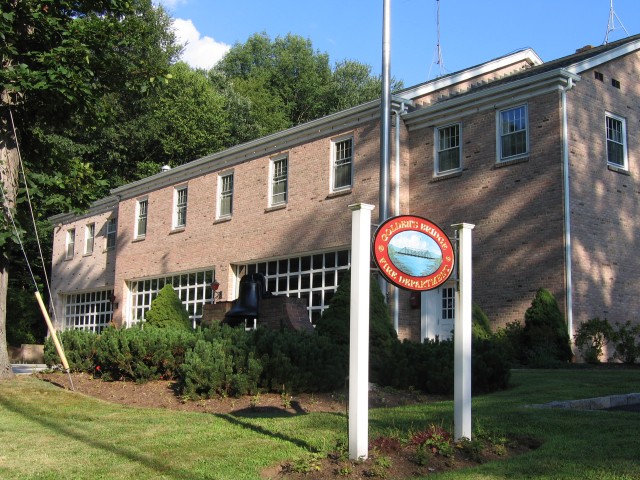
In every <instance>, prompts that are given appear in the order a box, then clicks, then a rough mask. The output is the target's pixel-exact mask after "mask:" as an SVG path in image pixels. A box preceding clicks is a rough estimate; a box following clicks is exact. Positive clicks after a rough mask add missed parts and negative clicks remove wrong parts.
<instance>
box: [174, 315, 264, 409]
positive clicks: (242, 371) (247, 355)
mask: <svg viewBox="0 0 640 480" xmlns="http://www.w3.org/2000/svg"><path fill="white" fill-rule="evenodd" d="M196 337H197V340H196V343H195V346H194V347H193V349H191V350H189V351H187V352H186V355H185V359H184V363H183V364H182V365H180V366H179V377H180V384H179V388H180V391H181V392H182V394H183V395H184V396H186V397H189V398H211V397H214V396H222V397H227V396H239V395H246V394H252V393H255V392H256V391H257V389H258V382H259V380H260V375H261V373H262V370H263V367H262V362H261V361H260V360H258V359H256V357H255V349H254V346H253V332H245V331H244V330H243V329H240V328H231V327H229V326H228V325H223V326H220V325H212V326H211V327H210V328H205V329H201V330H199V331H198V332H197V333H196Z"/></svg>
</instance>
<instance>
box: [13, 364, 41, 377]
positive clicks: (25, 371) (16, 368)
mask: <svg viewBox="0 0 640 480" xmlns="http://www.w3.org/2000/svg"><path fill="white" fill-rule="evenodd" d="M47 368H49V367H47V366H46V365H45V364H44V363H12V364H11V370H13V373H15V374H16V375H31V374H32V373H36V372H41V371H42V370H46V369H47Z"/></svg>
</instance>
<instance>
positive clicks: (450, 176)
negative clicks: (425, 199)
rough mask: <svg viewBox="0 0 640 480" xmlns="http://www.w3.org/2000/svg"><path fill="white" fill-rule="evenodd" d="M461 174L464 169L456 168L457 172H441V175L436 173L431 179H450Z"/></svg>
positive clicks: (434, 180)
mask: <svg viewBox="0 0 640 480" xmlns="http://www.w3.org/2000/svg"><path fill="white" fill-rule="evenodd" d="M461 176H462V170H456V171H455V172H449V173H441V174H440V175H434V177H433V178H432V179H431V181H432V182H441V181H442V180H448V179H450V178H458V177H461Z"/></svg>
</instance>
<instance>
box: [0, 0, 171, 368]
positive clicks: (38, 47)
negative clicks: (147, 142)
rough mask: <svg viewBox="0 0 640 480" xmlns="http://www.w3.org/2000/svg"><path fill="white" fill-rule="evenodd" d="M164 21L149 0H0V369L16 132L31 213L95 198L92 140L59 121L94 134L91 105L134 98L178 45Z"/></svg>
mask: <svg viewBox="0 0 640 480" xmlns="http://www.w3.org/2000/svg"><path fill="white" fill-rule="evenodd" d="M168 25H169V18H168V17H167V16H166V14H164V12H163V11H162V9H160V8H157V7H154V6H153V5H152V4H151V0H86V1H82V0H74V1H72V0H57V1H55V2H41V1H36V0H9V1H5V2H3V3H2V4H0V39H1V44H0V54H1V59H2V71H1V74H0V85H1V89H0V90H1V97H2V102H1V105H0V106H1V119H0V120H1V123H0V128H1V131H0V153H1V157H0V159H1V162H0V167H1V168H0V182H1V183H2V186H3V201H2V206H3V213H4V214H3V215H2V225H0V378H1V377H9V376H11V368H10V365H9V363H8V356H7V355H6V342H5V335H6V333H5V325H6V295H7V287H8V275H9V270H10V269H13V270H19V269H20V268H21V266H20V263H21V256H20V255H18V254H17V253H16V246H15V244H12V243H11V242H10V240H11V238H12V231H13V226H12V225H9V224H8V223H7V218H9V212H10V211H13V213H14V214H15V215H13V218H15V219H16V220H17V221H18V222H19V221H20V219H21V217H22V215H23V212H21V211H20V208H18V207H20V206H21V204H20V201H21V199H20V198H18V190H17V188H16V187H17V178H18V151H17V145H18V141H19V142H20V145H21V153H22V160H23V163H24V165H25V172H26V176H27V179H26V180H27V181H28V182H29V183H30V184H31V185H32V192H33V194H34V196H35V197H36V198H37V199H47V203H46V205H45V206H44V207H42V209H41V210H39V211H37V212H36V221H37V222H42V221H43V220H44V219H45V218H47V216H48V215H49V214H50V213H53V212H56V213H57V212H60V211H66V210H73V209H77V208H82V207H84V206H85V205H87V203H88V202H90V201H91V200H93V199H95V198H99V197H100V196H101V195H102V194H103V193H104V191H105V188H106V182H104V181H103V179H102V178H101V174H100V173H99V172H100V171H104V170H101V168H100V167H97V166H96V164H95V163H91V162H89V161H87V157H86V154H87V152H88V151H90V150H91V147H87V146H86V145H85V142H83V141H82V138H81V136H75V137H74V136H71V135H69V134H68V130H67V129H68V128H69V127H70V126H71V125H75V126H82V131H84V132H85V133H84V135H86V136H91V135H93V134H95V131H96V129H97V127H98V126H99V125H101V123H104V122H103V120H104V118H105V115H103V113H104V108H103V109H100V108H99V107H100V106H102V107H104V106H105V105H108V104H109V102H108V101H107V100H106V99H107V98H109V97H110V96H111V98H113V97H116V96H117V97H119V98H125V97H126V101H127V103H129V104H131V105H135V102H130V101H129V100H132V99H134V98H140V96H141V95H144V94H145V93H146V92H148V91H149V90H150V89H153V87H154V85H156V84H158V83H159V82H158V79H166V74H167V73H168V67H169V65H170V62H171V59H172V58H173V57H174V56H175V55H177V53H179V49H178V48H177V47H175V41H174V35H173V33H172V32H171V31H170V30H169V28H168ZM79 130H80V129H78V131H79ZM16 131H18V132H20V136H19V138H16V134H15V132H16ZM18 225H20V223H19V224H18ZM19 231H20V227H19ZM14 240H15V238H14ZM32 253H34V252H32ZM46 253H49V252H46ZM30 256H31V258H35V257H37V255H36V254H35V253H34V254H32V255H30ZM47 258H50V256H49V257H47ZM22 268H23V269H24V267H22ZM36 281H37V279H36Z"/></svg>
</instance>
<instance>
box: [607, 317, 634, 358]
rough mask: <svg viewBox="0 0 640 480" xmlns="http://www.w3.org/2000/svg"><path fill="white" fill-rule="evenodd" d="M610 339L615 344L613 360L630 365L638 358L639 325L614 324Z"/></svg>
mask: <svg viewBox="0 0 640 480" xmlns="http://www.w3.org/2000/svg"><path fill="white" fill-rule="evenodd" d="M611 339H612V340H613V342H614V343H615V351H614V354H613V357H614V358H615V359H617V360H620V361H622V362H624V363H627V364H631V363H635V361H636V359H637V358H638V357H640V324H637V323H636V324H635V325H634V324H632V323H631V322H630V321H627V322H625V323H623V324H620V323H618V322H616V330H615V331H614V332H613V333H612V334H611Z"/></svg>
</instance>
